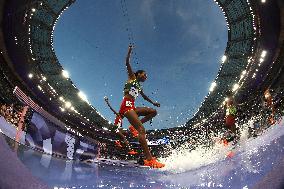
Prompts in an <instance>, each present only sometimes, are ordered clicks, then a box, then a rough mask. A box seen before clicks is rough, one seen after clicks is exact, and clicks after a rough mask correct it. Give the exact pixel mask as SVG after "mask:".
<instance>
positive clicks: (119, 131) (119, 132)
mask: <svg viewBox="0 0 284 189" xmlns="http://www.w3.org/2000/svg"><path fill="white" fill-rule="evenodd" d="M104 99H105V101H106V103H107V105H108V107H109V108H110V109H111V111H112V112H113V113H114V114H115V115H116V119H120V120H121V117H122V116H121V115H120V114H119V113H117V112H116V111H115V110H114V109H113V108H112V107H111V105H110V104H109V101H108V98H107V97H104ZM111 130H112V131H113V132H115V133H116V134H117V135H118V136H119V138H120V140H121V141H122V142H123V144H124V146H125V147H126V148H127V150H128V154H130V155H136V154H137V152H136V151H135V150H133V149H131V147H130V144H129V142H128V140H127V139H126V137H125V136H124V134H123V130H122V127H121V122H119V121H116V120H115V125H113V127H112V128H111ZM115 144H116V146H118V147H120V148H122V147H123V146H122V145H121V143H120V141H115Z"/></svg>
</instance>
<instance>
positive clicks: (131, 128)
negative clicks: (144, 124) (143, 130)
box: [128, 125, 139, 138]
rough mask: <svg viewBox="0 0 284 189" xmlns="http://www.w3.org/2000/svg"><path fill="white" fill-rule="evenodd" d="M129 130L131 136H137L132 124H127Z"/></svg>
mask: <svg viewBox="0 0 284 189" xmlns="http://www.w3.org/2000/svg"><path fill="white" fill-rule="evenodd" d="M128 128H129V131H130V132H131V134H132V136H133V137H134V138H137V137H138V134H139V133H138V131H137V130H136V129H135V128H134V127H133V126H132V125H129V127H128Z"/></svg>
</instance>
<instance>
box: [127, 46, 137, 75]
mask: <svg viewBox="0 0 284 189" xmlns="http://www.w3.org/2000/svg"><path fill="white" fill-rule="evenodd" d="M132 49H133V46H132V45H129V47H128V52H127V56H126V60H125V64H126V68H127V73H128V78H129V79H135V74H134V73H133V71H132V68H131V65H130V55H131V52H132Z"/></svg>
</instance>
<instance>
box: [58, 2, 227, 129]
mask: <svg viewBox="0 0 284 189" xmlns="http://www.w3.org/2000/svg"><path fill="white" fill-rule="evenodd" d="M121 2H122V3H121ZM122 5H126V7H127V9H123V7H124V6H122ZM123 10H124V11H123ZM125 10H127V13H128V16H124V15H123V13H125V12H126V11H125ZM127 28H128V29H129V30H127ZM129 36H131V38H132V37H133V39H134V43H135V49H134V53H133V54H132V59H131V64H132V67H133V69H134V70H137V69H143V70H145V71H146V72H147V74H148V80H147V81H146V82H144V83H143V89H144V93H145V94H146V95H148V96H149V97H150V98H151V99H152V100H154V101H158V102H159V103H160V104H161V107H159V108H156V107H155V108H156V109H157V111H158V115H157V116H156V117H155V119H154V120H153V124H152V126H150V125H149V124H145V125H144V126H145V127H146V129H154V128H158V129H160V128H169V127H175V126H178V125H181V124H184V123H185V122H186V121H187V120H188V119H190V117H191V116H192V115H193V114H194V113H195V112H196V111H197V109H198V107H199V106H200V104H201V102H202V101H203V99H204V97H205V96H206V95H207V94H208V90H209V87H210V85H211V83H212V81H213V80H214V79H215V77H216V75H217V72H218V69H219V67H220V60H221V57H222V56H223V54H224V51H225V48H226V43H227V39H228V36H227V26H226V22H225V18H224V16H223V13H222V12H221V10H220V8H219V7H218V6H217V4H215V2H214V1H213V0H143V1H141V0H125V4H124V0H123V1H120V0H116V1H115V0H95V1H94V0H78V1H76V2H75V4H73V5H72V6H71V7H70V8H69V9H67V11H65V12H64V14H63V15H62V16H61V17H60V19H59V21H58V23H57V25H56V28H55V37H54V48H55V51H56V55H57V57H58V59H59V61H60V63H61V64H62V66H63V68H64V69H65V70H67V71H68V72H69V73H70V77H71V79H72V81H73V82H74V83H75V85H76V86H77V87H78V88H79V89H80V90H82V91H83V92H84V93H85V94H86V95H87V97H88V100H89V101H90V102H91V103H92V105H93V106H94V107H95V108H96V109H97V110H98V111H99V112H100V113H101V114H102V115H103V116H104V117H105V118H107V119H108V120H110V121H112V122H113V120H114V115H113V114H112V112H111V111H110V110H109V109H108V107H107V106H106V104H105V102H104V99H103V97H104V96H108V97H109V100H110V102H111V104H112V105H113V107H114V108H115V109H116V110H118V109H119V106H120V103H121V100H122V97H123V91H122V90H123V87H124V83H125V81H126V80H127V73H126V68H125V56H126V52H127V48H128V44H129V43H130V42H133V40H129ZM136 106H149V107H153V106H152V105H151V104H149V103H148V102H147V101H144V100H143V98H142V97H141V96H139V97H138V99H137V101H136ZM123 126H124V127H127V126H128V123H127V121H126V120H125V121H124V124H123Z"/></svg>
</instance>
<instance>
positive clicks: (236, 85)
mask: <svg viewBox="0 0 284 189" xmlns="http://www.w3.org/2000/svg"><path fill="white" fill-rule="evenodd" d="M239 87H240V85H239V84H238V83H236V84H234V86H233V91H236V90H238V88H239Z"/></svg>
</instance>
